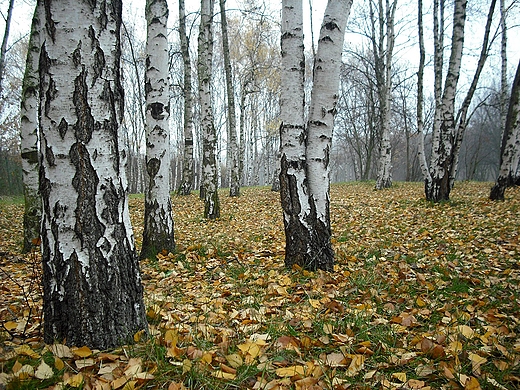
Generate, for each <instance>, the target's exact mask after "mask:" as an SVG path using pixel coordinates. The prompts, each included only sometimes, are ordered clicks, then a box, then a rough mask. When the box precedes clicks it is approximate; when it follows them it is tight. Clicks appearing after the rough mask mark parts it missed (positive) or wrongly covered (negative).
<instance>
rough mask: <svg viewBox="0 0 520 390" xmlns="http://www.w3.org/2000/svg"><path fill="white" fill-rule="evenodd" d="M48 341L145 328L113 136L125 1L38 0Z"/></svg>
mask: <svg viewBox="0 0 520 390" xmlns="http://www.w3.org/2000/svg"><path fill="white" fill-rule="evenodd" d="M38 6H40V7H44V8H42V14H43V10H45V20H43V21H42V25H45V26H46V28H45V29H42V32H41V35H42V42H44V43H43V45H42V47H41V55H40V96H41V103H40V133H41V154H42V156H43V157H42V161H41V168H40V192H41V194H42V200H43V217H42V263H43V289H44V294H43V295H44V296H43V298H44V299H43V312H44V340H45V342H46V343H53V342H55V341H64V340H65V341H66V342H67V344H69V345H87V346H89V347H91V348H98V349H106V348H111V347H114V346H117V345H120V344H121V343H123V342H125V341H126V340H128V339H129V338H131V337H132V335H133V334H134V333H135V332H136V331H138V330H141V329H147V323H146V318H145V314H144V305H143V288H142V285H141V277H140V272H139V263H138V261H137V256H136V253H135V248H134V238H133V233H132V228H131V224H130V218H129V212H128V202H127V182H126V176H125V167H124V157H125V155H126V151H125V150H123V149H122V142H121V140H120V136H119V132H120V125H121V120H122V117H123V103H124V99H123V89H122V85H121V74H120V57H121V50H120V27H121V10H122V2H121V0H112V1H108V0H106V1H98V2H96V3H92V2H90V1H86V0H73V1H72V0H39V2H38Z"/></svg>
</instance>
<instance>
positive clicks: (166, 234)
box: [140, 0, 175, 259]
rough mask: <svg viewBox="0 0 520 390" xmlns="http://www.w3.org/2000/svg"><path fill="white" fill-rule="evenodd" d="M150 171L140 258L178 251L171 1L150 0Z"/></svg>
mask: <svg viewBox="0 0 520 390" xmlns="http://www.w3.org/2000/svg"><path fill="white" fill-rule="evenodd" d="M145 12H146V22H147V26H148V28H147V37H146V74H145V93H146V124H145V130H146V172H147V179H148V180H147V186H146V189H145V199H144V231H143V245H142V248H141V255H140V258H141V259H144V258H146V257H155V255H156V254H157V253H159V252H160V251H162V250H165V251H167V252H174V251H175V240H174V232H173V229H174V228H173V218H172V203H171V198H170V165H171V161H170V130H169V126H168V120H169V118H170V94H169V85H168V65H169V58H168V41H167V38H166V37H167V36H168V30H167V27H166V24H167V21H168V3H167V2H166V0H147V1H146V10H145Z"/></svg>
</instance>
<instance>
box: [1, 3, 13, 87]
mask: <svg viewBox="0 0 520 390" xmlns="http://www.w3.org/2000/svg"><path fill="white" fill-rule="evenodd" d="M13 8H14V0H9V8H8V9H7V18H6V19H5V31H4V38H3V39H2V46H1V47H0V97H1V96H2V92H3V91H4V67H5V53H6V52H7V41H8V40H9V30H10V29H11V17H12V16H13Z"/></svg>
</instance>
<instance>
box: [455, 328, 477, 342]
mask: <svg viewBox="0 0 520 390" xmlns="http://www.w3.org/2000/svg"><path fill="white" fill-rule="evenodd" d="M457 331H458V332H459V333H460V334H462V335H463V336H464V337H466V338H467V339H472V338H473V337H475V331H474V330H473V329H471V328H470V327H469V326H468V325H459V326H457Z"/></svg>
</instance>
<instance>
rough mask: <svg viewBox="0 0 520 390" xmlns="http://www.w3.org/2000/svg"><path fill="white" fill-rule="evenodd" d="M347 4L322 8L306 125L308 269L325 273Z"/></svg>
mask: <svg viewBox="0 0 520 390" xmlns="http://www.w3.org/2000/svg"><path fill="white" fill-rule="evenodd" d="M351 5H352V0H339V1H338V0H329V2H328V4H327V8H326V9H325V15H324V17H323V22H322V25H321V30H320V37H319V40H318V50H317V53H316V61H315V66H314V83H313V87H312V94H311V104H310V109H309V122H308V125H307V126H308V135H307V145H306V146H307V149H306V156H307V179H308V182H309V192H310V198H309V203H310V206H311V215H313V220H312V222H311V223H312V230H313V232H314V234H315V235H316V239H315V241H314V242H313V244H314V245H315V246H314V247H313V248H312V249H313V252H314V253H313V258H312V261H313V265H312V266H311V268H319V269H324V270H329V271H331V270H332V269H333V267H334V251H333V249H332V244H331V241H330V239H331V225H330V211H329V207H330V150H331V147H332V134H333V130H334V116H335V114H336V105H337V101H338V88H339V74H340V66H341V54H342V52H343V41H344V38H345V28H346V25H347V20H348V16H349V13H350V7H351ZM314 215H315V216H314Z"/></svg>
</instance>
